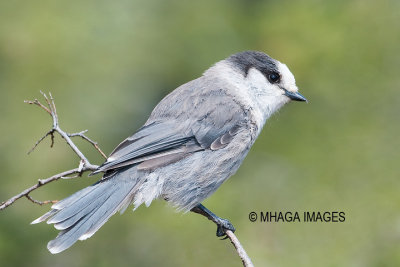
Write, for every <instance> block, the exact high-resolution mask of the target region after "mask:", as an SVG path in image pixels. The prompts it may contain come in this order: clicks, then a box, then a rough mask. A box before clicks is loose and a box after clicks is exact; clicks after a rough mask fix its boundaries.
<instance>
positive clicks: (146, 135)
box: [32, 51, 307, 254]
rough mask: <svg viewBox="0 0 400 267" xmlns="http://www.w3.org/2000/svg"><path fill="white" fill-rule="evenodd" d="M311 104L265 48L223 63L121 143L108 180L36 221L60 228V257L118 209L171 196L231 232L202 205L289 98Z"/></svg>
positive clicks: (170, 98) (55, 248)
mask: <svg viewBox="0 0 400 267" xmlns="http://www.w3.org/2000/svg"><path fill="white" fill-rule="evenodd" d="M291 100H293V101H307V99H306V98H305V97H304V96H303V95H301V94H300V93H299V92H298V88H297V86H296V81H295V78H294V76H293V74H292V73H291V72H290V70H289V68H288V67H287V66H286V65H285V64H283V63H281V62H279V61H278V60H276V59H273V58H271V57H270V56H268V55H267V54H265V53H263V52H259V51H243V52H238V53H235V54H233V55H230V56H229V57H227V58H225V59H223V60H221V61H218V62H217V63H215V64H214V65H212V66H211V67H210V68H209V69H207V70H206V71H205V72H204V73H203V74H202V76H201V77H199V78H197V79H194V80H192V81H189V82H187V83H185V84H183V85H181V86H179V87H178V88H176V89H175V90H173V91H172V92H171V93H169V94H168V95H167V96H165V97H164V98H163V99H162V100H161V101H160V102H159V103H158V104H157V105H156V107H155V108H154V109H153V111H152V112H151V114H150V116H149V118H148V120H147V121H146V123H145V124H144V125H143V126H142V127H141V128H140V129H139V130H138V131H137V132H136V133H134V134H133V135H132V136H130V137H128V138H126V139H125V140H124V141H123V142H121V143H120V144H119V145H118V146H117V147H116V148H115V149H114V150H113V151H112V152H111V154H110V156H109V157H108V158H107V160H106V161H105V162H104V163H103V164H102V165H100V166H99V167H98V169H97V170H95V171H94V172H93V173H91V174H90V175H93V174H97V173H103V176H102V178H101V179H100V180H99V181H97V182H96V183H94V184H93V185H90V186H88V187H86V188H83V189H81V190H80V191H78V192H76V193H74V194H72V195H71V196H69V197H67V198H65V199H63V200H61V201H59V202H57V203H55V204H53V205H52V207H51V210H50V211H49V212H47V213H45V214H44V215H43V216H41V217H39V218H38V219H36V220H34V221H33V222H32V224H36V223H40V222H43V221H47V223H48V224H53V225H54V227H55V228H56V229H57V230H60V232H59V234H58V236H57V237H56V238H55V239H54V240H51V241H50V242H49V243H48V245H47V248H48V250H49V251H50V252H51V253H53V254H55V253H59V252H62V251H64V250H66V249H67V248H69V247H71V246H72V245H73V244H74V243H75V242H76V241H77V240H85V239H87V238H89V237H91V236H92V235H93V234H94V233H96V231H97V230H99V228H100V227H102V226H103V225H104V224H105V223H106V222H107V221H108V219H109V218H110V217H111V216H112V215H114V214H115V213H116V212H118V211H119V212H120V213H121V214H122V213H123V212H124V211H125V210H126V209H127V207H128V206H129V205H131V204H133V206H134V209H133V210H135V209H137V208H138V207H139V206H141V205H142V204H144V205H145V206H147V207H148V206H150V204H151V203H152V201H153V200H155V199H164V200H165V201H167V202H168V203H169V204H171V205H172V206H173V207H175V208H176V209H177V210H178V211H181V212H189V211H191V212H194V213H198V214H200V215H203V216H205V217H206V218H208V219H209V220H211V221H212V222H214V223H215V224H216V225H217V232H216V235H217V236H218V237H224V236H225V237H226V232H227V231H228V230H230V231H232V232H234V231H235V230H236V229H235V227H234V226H233V225H232V223H231V222H230V221H229V220H227V219H223V218H220V217H218V216H217V215H216V214H214V213H213V212H211V211H210V210H209V209H207V208H206V207H205V206H203V205H202V202H203V201H204V200H205V199H206V198H208V197H209V196H210V195H211V194H213V193H214V192H215V191H216V190H217V189H218V188H219V187H220V186H221V184H222V183H224V182H225V181H226V180H227V179H228V178H229V177H231V176H232V175H233V174H234V173H235V172H236V171H237V170H238V168H239V166H240V165H241V164H242V162H243V160H244V158H245V157H246V155H247V154H248V152H249V150H250V148H251V147H252V145H253V144H254V142H255V140H256V138H257V137H258V135H259V134H260V132H261V130H262V128H263V126H264V124H265V122H266V121H267V119H268V118H270V117H271V115H272V114H274V113H275V112H276V111H277V110H279V109H280V108H281V107H282V106H284V105H285V104H286V103H288V102H290V101H291Z"/></svg>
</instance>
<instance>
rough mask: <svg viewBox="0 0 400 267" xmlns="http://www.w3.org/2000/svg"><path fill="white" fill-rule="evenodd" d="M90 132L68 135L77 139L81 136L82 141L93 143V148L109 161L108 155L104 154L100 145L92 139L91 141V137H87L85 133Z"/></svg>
mask: <svg viewBox="0 0 400 267" xmlns="http://www.w3.org/2000/svg"><path fill="white" fill-rule="evenodd" d="M87 131H88V130H84V131H82V132H79V133H72V134H68V136H69V137H76V136H79V137H81V138H82V139H84V140H86V141H88V142H89V143H91V144H92V145H93V147H94V148H95V149H96V150H97V151H98V152H99V153H100V154H101V155H102V156H103V158H105V159H107V156H106V154H104V152H103V151H102V150H101V149H100V147H99V145H98V144H97V142H95V141H93V140H92V139H90V138H89V137H87V136H86V135H85V133H87Z"/></svg>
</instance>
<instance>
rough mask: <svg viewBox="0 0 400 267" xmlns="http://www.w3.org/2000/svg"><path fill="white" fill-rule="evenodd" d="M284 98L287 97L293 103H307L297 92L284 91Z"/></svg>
mask: <svg viewBox="0 0 400 267" xmlns="http://www.w3.org/2000/svg"><path fill="white" fill-rule="evenodd" d="M285 96H287V97H289V98H290V99H291V100H294V101H305V102H308V101H307V98H305V97H304V96H302V95H301V94H300V93H299V92H290V91H288V90H285Z"/></svg>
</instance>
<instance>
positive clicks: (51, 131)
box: [28, 129, 54, 155]
mask: <svg viewBox="0 0 400 267" xmlns="http://www.w3.org/2000/svg"><path fill="white" fill-rule="evenodd" d="M53 133H54V130H53V129H51V130H50V131H48V132H47V133H46V134H45V135H43V136H42V137H41V138H40V139H39V140H38V141H37V142H36V143H35V145H33V147H32V148H31V149H30V150H29V151H28V155H29V154H30V153H32V152H33V150H35V148H36V147H37V146H38V145H39V144H40V143H41V142H42V141H43V140H44V139H45V138H46V137H47V136H49V135H50V134H51V139H52V142H51V145H50V147H53V140H54V134H53Z"/></svg>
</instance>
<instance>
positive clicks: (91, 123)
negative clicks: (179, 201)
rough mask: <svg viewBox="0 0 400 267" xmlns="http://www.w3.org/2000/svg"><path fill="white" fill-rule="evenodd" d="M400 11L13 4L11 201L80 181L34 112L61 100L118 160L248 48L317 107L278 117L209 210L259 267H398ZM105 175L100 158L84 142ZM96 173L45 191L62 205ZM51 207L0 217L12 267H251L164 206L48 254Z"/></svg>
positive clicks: (1, 161)
mask: <svg viewBox="0 0 400 267" xmlns="http://www.w3.org/2000/svg"><path fill="white" fill-rule="evenodd" d="M399 24H400V2H399V1H397V0H393V1H389V0H386V1H365V0H363V1H361V0H359V1H329V2H328V1H317V0H309V1H255V0H253V1H239V0H236V1H211V0H207V1H186V2H184V1H40V2H37V1H1V3H0V90H1V100H0V101H1V103H0V111H1V117H0V123H1V132H2V135H1V138H0V150H1V154H0V167H1V170H2V175H1V178H0V179H1V186H0V200H1V201H2V200H6V199H7V198H9V197H11V196H12V195H15V194H17V193H19V192H20V191H22V190H23V189H24V188H27V187H28V186H31V185H33V184H34V183H35V182H36V181H37V179H39V178H45V177H48V176H50V175H52V174H54V173H57V172H60V171H63V170H67V169H69V168H75V167H76V166H77V162H78V161H77V157H76V156H75V155H74V154H73V153H71V151H70V148H69V147H67V146H66V145H65V144H64V143H63V142H62V141H61V140H60V138H58V137H57V138H56V144H55V147H54V148H53V149H50V148H49V144H50V140H45V141H44V143H43V144H42V145H41V146H40V147H39V148H38V149H37V150H36V151H35V152H34V153H32V154H31V155H29V156H27V154H26V152H27V151H28V150H29V149H30V148H31V146H32V145H33V144H34V143H35V142H36V140H37V139H38V138H39V137H40V136H41V135H42V134H43V133H45V131H47V130H48V129H49V127H50V125H51V121H50V118H49V116H48V115H46V114H45V113H44V112H42V111H41V110H39V109H38V108H37V107H33V106H28V105H26V104H23V100H24V99H34V98H39V97H40V94H39V90H43V91H46V92H47V91H51V92H52V93H53V95H54V97H55V98H56V104H57V108H58V111H59V116H60V120H61V127H63V128H64V129H65V130H66V131H69V132H76V131H81V130H84V129H89V132H88V136H89V137H91V138H93V139H94V140H96V141H98V142H99V143H100V145H101V147H102V148H103V150H104V151H105V152H106V153H107V154H108V153H110V152H111V151H112V149H113V148H114V147H115V146H116V145H117V144H118V143H119V142H120V141H122V140H123V139H124V138H125V137H127V136H128V135H130V134H132V133H133V132H134V131H135V130H136V129H138V128H139V127H140V126H141V125H142V124H143V123H144V122H145V120H146V119H147V116H148V115H149V114H150V112H151V110H152V108H153V107H154V106H155V105H156V104H157V102H158V101H160V100H161V99H162V98H163V96H165V95H166V94H167V93H168V92H170V91H171V90H173V89H174V88H176V87H177V86H178V85H180V84H182V83H185V82H187V81H189V80H191V79H194V78H196V77H198V76H199V75H200V74H201V73H202V72H203V71H204V70H205V69H207V68H208V67H209V66H210V65H211V64H213V63H214V62H216V61H218V60H221V59H223V58H225V57H227V56H229V55H230V54H232V53H235V52H238V51H242V50H249V49H252V50H260V51H264V52H266V53H268V54H269V55H271V56H272V57H274V58H277V59H279V60H280V61H282V62H284V63H286V64H287V65H288V66H289V68H290V69H291V70H292V72H293V73H294V75H295V76H296V79H297V84H298V86H299V88H300V90H301V92H302V93H303V94H304V95H305V96H306V97H307V98H308V99H309V101H310V102H309V104H300V103H291V104H289V105H288V106H286V107H285V108H283V109H282V110H281V111H280V112H279V114H277V115H275V116H274V117H273V118H271V119H270V120H269V121H268V123H267V125H266V127H265V128H264V131H263V132H262V134H261V135H260V137H259V139H258V140H257V142H256V144H255V146H254V147H253V148H252V150H251V152H250V153H249V155H248V157H247V158H246V160H245V161H244V163H243V165H242V167H241V168H240V170H239V171H238V173H237V174H236V175H235V176H233V177H232V178H231V179H230V180H228V182H226V183H225V184H224V185H223V186H222V187H221V188H220V189H219V190H218V191H217V192H216V194H214V195H213V196H212V197H211V198H209V199H208V200H206V201H205V203H204V204H205V205H206V206H207V207H209V208H210V209H211V210H213V211H214V212H215V213H217V214H218V215H220V216H221V217H225V218H229V219H230V220H231V222H232V223H233V224H234V225H235V226H236V228H237V232H236V233H237V236H238V238H239V239H240V240H241V242H242V244H243V246H244V247H245V248H246V250H247V252H248V253H249V255H250V257H251V258H252V260H253V262H254V264H255V265H256V266H400V204H399V203H400V194H399V189H400V179H399V169H400V168H399V159H400V157H399V152H398V151H399V148H400V146H399V145H400V142H399V131H400V125H399V115H400V75H399V69H400V53H399V47H400V27H399V26H400V25H399ZM77 144H78V145H79V146H80V147H81V149H82V150H83V151H84V152H85V153H86V155H87V156H88V157H89V158H90V159H91V161H92V162H93V163H96V164H101V163H102V158H101V157H99V155H98V154H97V153H96V152H95V151H94V150H93V149H92V147H90V146H89V145H87V144H85V143H84V142H82V141H81V140H77ZM98 178H99V176H96V177H89V178H87V177H86V176H85V177H83V178H82V179H77V180H64V181H59V182H56V183H53V184H51V185H48V186H46V187H44V188H41V189H40V190H37V191H35V192H34V193H33V194H32V196H33V197H35V198H37V199H41V200H46V199H61V198H64V197H66V196H68V195H69V194H71V193H73V192H74V191H76V190H78V189H80V188H83V187H85V186H87V185H89V184H91V183H93V182H95V181H96V180H97V179H98ZM48 209H49V206H43V207H40V206H37V205H34V204H32V203H30V202H29V201H27V200H26V199H21V200H19V201H18V202H16V203H15V204H14V205H13V206H11V207H9V208H7V209H6V210H4V211H1V212H0V264H1V265H2V266H28V265H29V266H157V265H160V266H241V262H240V260H239V258H238V257H237V255H236V253H235V251H234V249H233V247H232V246H231V244H230V243H229V242H228V241H219V240H218V239H217V238H216V237H215V230H216V229H215V228H216V227H215V225H214V224H212V223H211V222H209V221H207V220H206V219H204V218H202V217H200V216H198V215H195V214H181V213H176V212H175V211H174V209H173V208H171V207H169V206H168V205H166V204H165V202H163V201H156V202H154V203H153V204H152V205H151V207H150V208H148V209H147V208H144V207H141V208H139V209H138V210H137V211H135V212H134V213H132V212H131V210H130V209H129V210H128V211H127V212H125V214H123V215H122V216H119V215H115V216H114V217H112V219H111V220H110V221H109V222H108V223H107V224H105V225H104V226H103V227H102V228H101V230H100V231H98V232H97V233H96V235H94V236H93V237H92V238H91V239H89V240H87V241H85V242H78V243H77V244H75V245H74V246H73V247H71V248H70V249H68V250H67V251H65V252H63V253H61V254H58V255H51V254H50V253H49V252H48V251H47V249H46V244H47V242H48V241H49V240H51V239H53V238H54V237H55V236H56V234H57V231H56V230H55V229H54V228H53V227H51V226H49V225H46V224H39V225H34V226H32V225H30V224H29V223H30V222H31V221H32V220H33V219H35V218H37V217H38V216H40V215H42V214H43V213H44V212H46V211H47V210H48ZM251 211H257V212H260V211H298V212H303V211H344V212H345V213H346V221H345V222H344V223H303V222H301V223H260V222H256V223H251V222H250V221H249V219H248V214H249V212H251Z"/></svg>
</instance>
